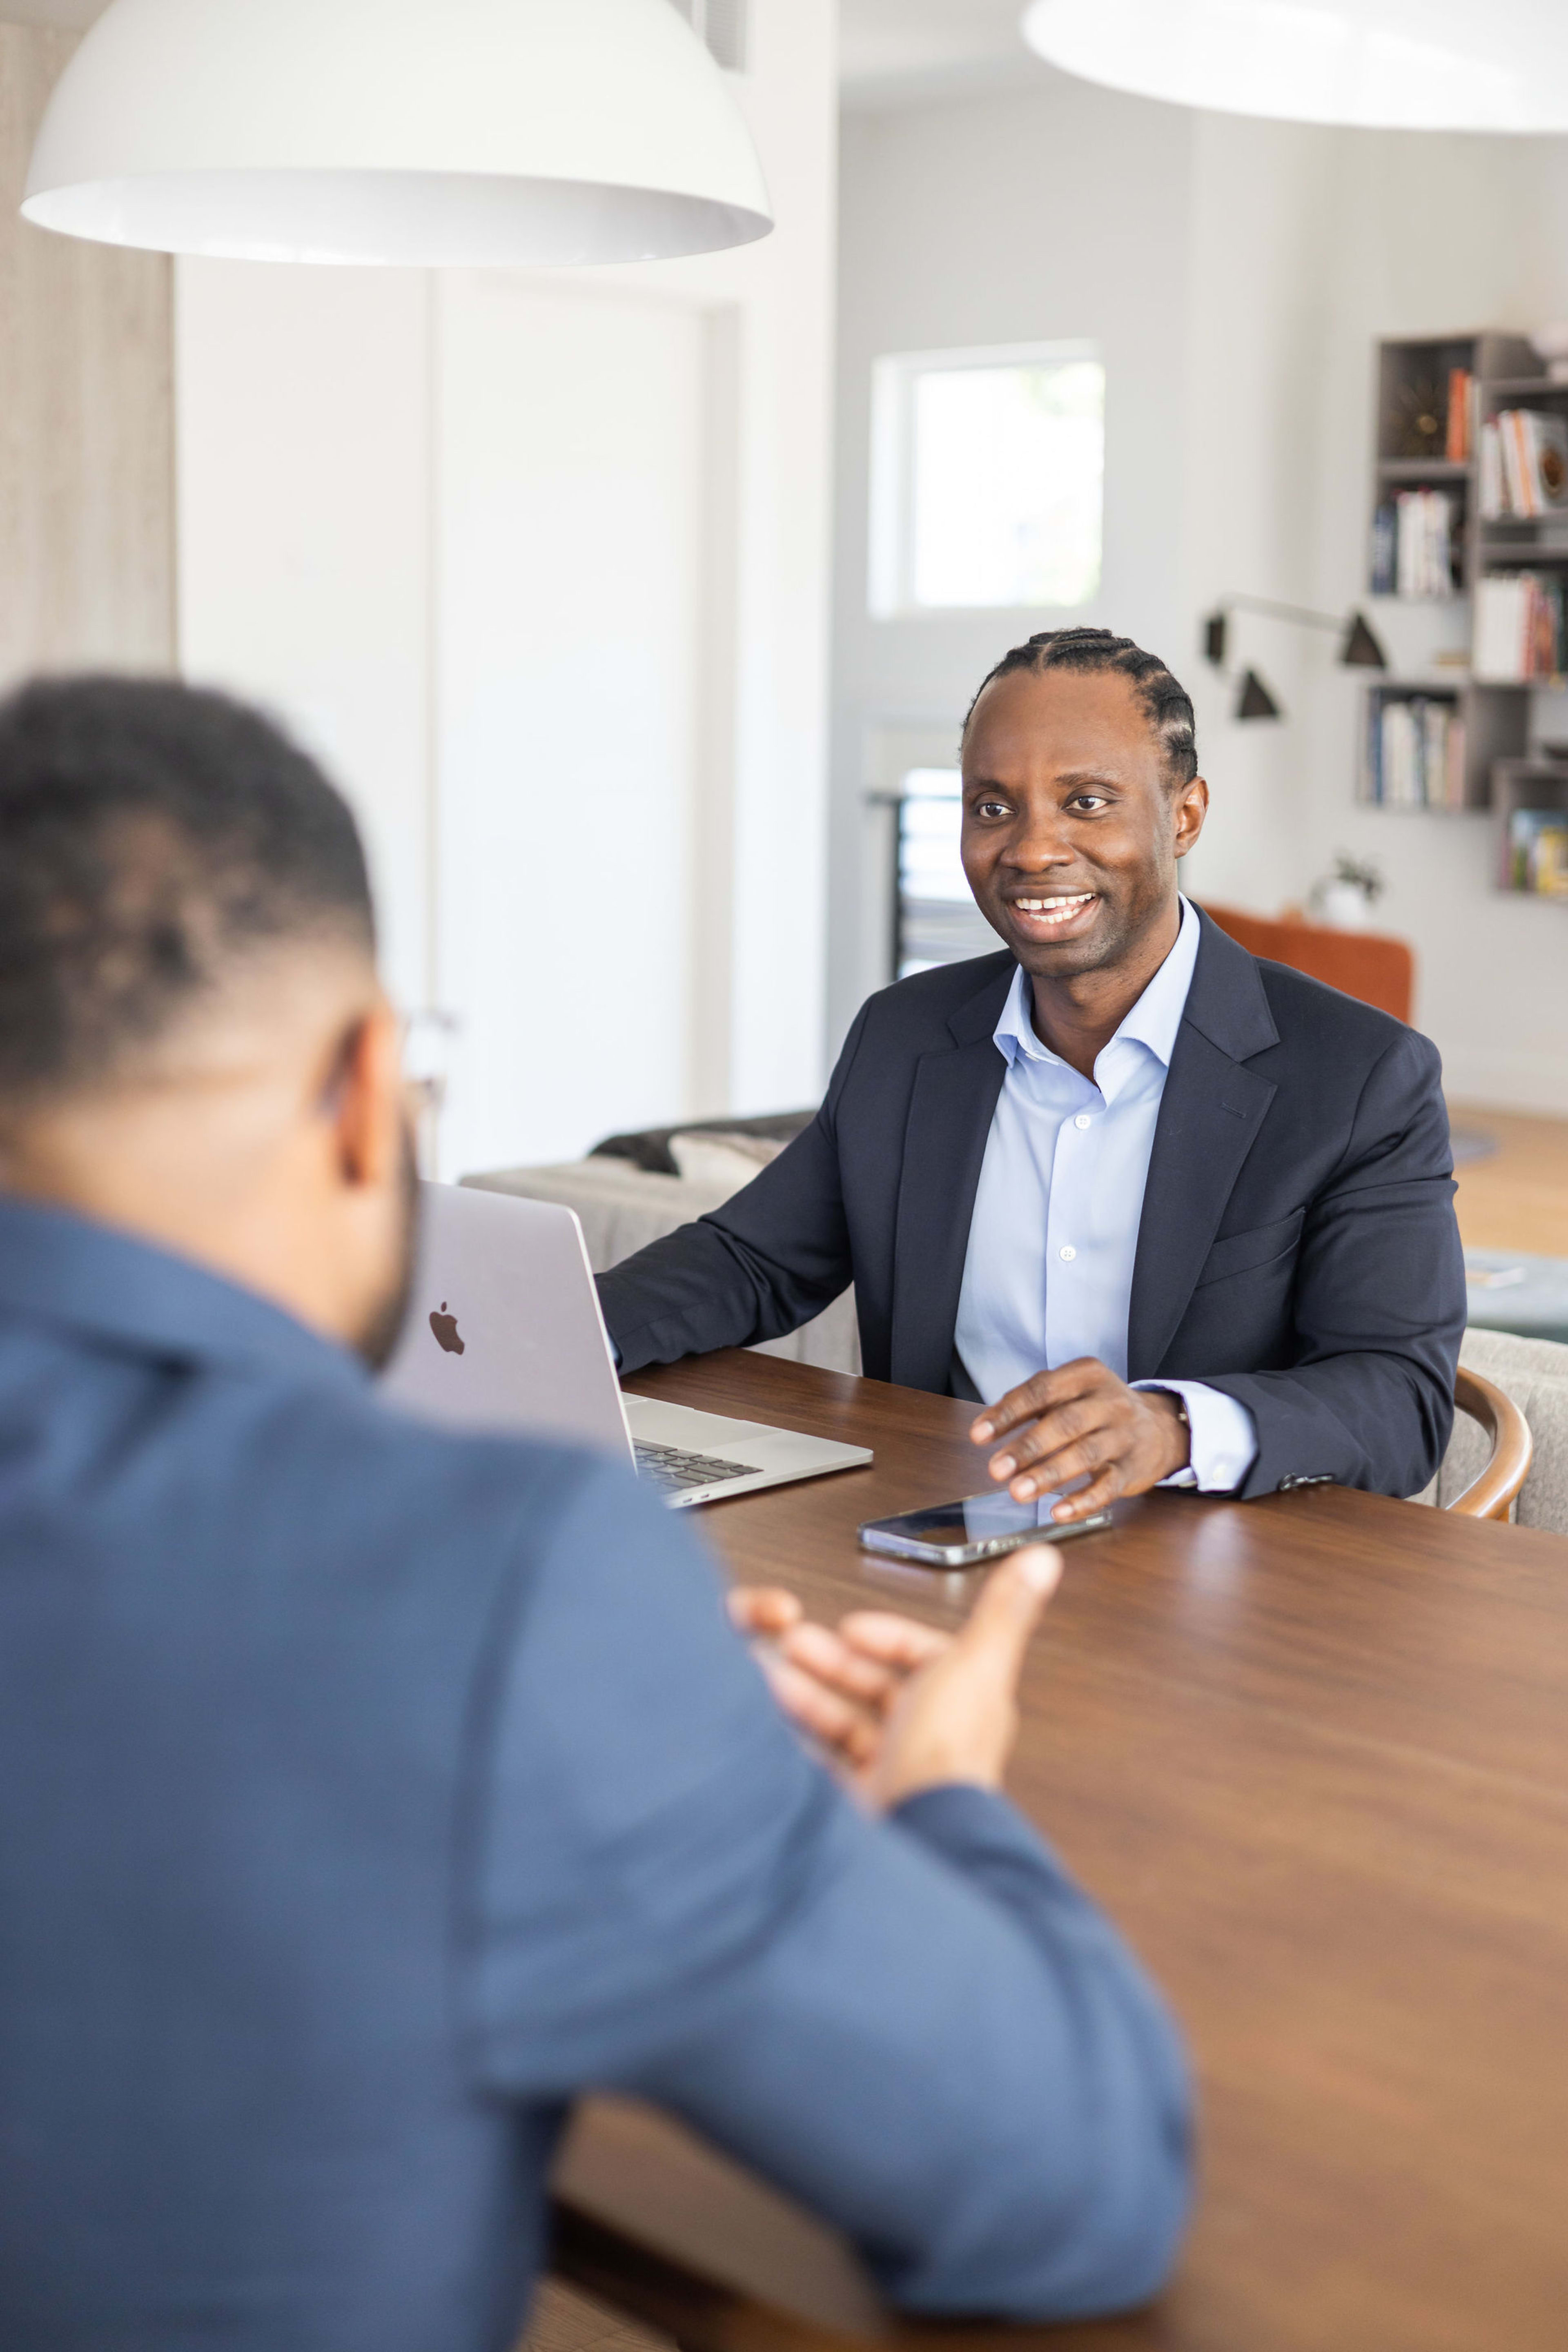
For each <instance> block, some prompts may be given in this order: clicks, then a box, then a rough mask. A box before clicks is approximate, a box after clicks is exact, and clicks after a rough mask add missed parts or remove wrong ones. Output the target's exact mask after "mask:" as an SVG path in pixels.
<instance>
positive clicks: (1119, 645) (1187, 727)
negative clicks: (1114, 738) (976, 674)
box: [959, 629, 1198, 788]
mask: <svg viewBox="0 0 1568 2352" xmlns="http://www.w3.org/2000/svg"><path fill="white" fill-rule="evenodd" d="M1016 669H1026V670H1033V671H1035V672H1036V673H1037V674H1038V673H1041V672H1044V671H1046V670H1049V669H1079V670H1085V669H1087V670H1094V669H1102V670H1115V671H1117V672H1118V673H1119V674H1120V675H1121V677H1125V678H1127V679H1129V680H1130V681H1131V685H1132V687H1133V689H1134V690H1135V692H1136V694H1137V696H1138V699H1139V701H1140V702H1141V703H1142V706H1143V709H1144V711H1145V713H1146V715H1147V717H1148V720H1149V724H1150V726H1151V727H1152V729H1153V730H1154V733H1155V734H1156V735H1157V736H1158V737H1159V740H1160V748H1161V751H1162V752H1163V755H1164V761H1165V771H1166V774H1167V775H1168V777H1169V779H1170V781H1171V782H1172V783H1173V785H1175V786H1176V787H1178V788H1179V787H1180V786H1181V785H1183V784H1190V783H1191V782H1192V780H1193V778H1194V776H1195V775H1196V774H1197V772H1198V739H1197V725H1196V721H1195V719H1194V716H1193V706H1192V700H1191V698H1190V697H1189V695H1188V694H1187V691H1186V689H1185V688H1184V687H1182V686H1179V685H1178V684H1177V682H1176V680H1175V679H1174V678H1173V677H1172V675H1171V673H1170V671H1169V670H1168V669H1167V668H1166V667H1165V665H1164V663H1163V661H1162V660H1161V659H1160V656H1158V654H1146V653H1145V652H1144V651H1143V648H1142V646H1138V645H1134V644H1133V642H1132V639H1131V637H1118V636H1115V635H1112V633H1111V632H1110V630H1109V629H1045V630H1043V631H1042V632H1041V634H1040V635H1038V636H1037V637H1031V638H1030V639H1029V642H1028V644H1027V645H1026V646H1014V647H1013V648H1012V650H1011V652H1009V653H1005V654H1004V655H1003V656H1002V658H1001V660H1000V661H999V662H998V663H997V665H996V667H995V668H994V670H992V671H991V672H990V673H989V674H988V675H987V676H986V677H984V678H983V679H982V680H981V682H980V687H979V690H978V692H977V693H976V695H975V697H974V702H972V703H971V704H970V706H969V709H968V710H967V711H966V713H965V714H964V720H963V735H961V736H960V738H959V740H960V742H961V743H962V742H963V740H964V737H966V736H967V735H968V733H969V722H970V720H971V719H973V716H974V703H975V702H978V701H979V699H980V697H981V695H982V694H984V691H985V689H986V688H987V687H988V686H990V685H992V684H993V683H994V681H995V680H996V679H997V678H999V677H1007V676H1008V675H1009V674H1010V673H1011V672H1012V671H1014V670H1016Z"/></svg>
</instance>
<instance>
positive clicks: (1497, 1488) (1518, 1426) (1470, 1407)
mask: <svg viewBox="0 0 1568 2352" xmlns="http://www.w3.org/2000/svg"><path fill="white" fill-rule="evenodd" d="M1454 1402H1455V1404H1456V1406H1457V1407H1458V1410H1459V1412H1462V1413H1464V1414H1466V1415H1467V1416H1468V1418H1469V1419H1470V1420H1471V1421H1473V1422H1476V1423H1479V1426H1480V1427H1481V1428H1482V1429H1483V1430H1484V1431H1485V1432H1486V1433H1487V1435H1488V1436H1489V1438H1490V1440H1491V1452H1490V1453H1489V1454H1488V1456H1487V1458H1486V1460H1485V1461H1484V1462H1483V1463H1482V1465H1481V1466H1480V1468H1479V1470H1478V1471H1477V1473H1476V1475H1475V1476H1474V1477H1473V1478H1472V1479H1471V1481H1470V1483H1469V1485H1468V1486H1465V1487H1463V1488H1461V1490H1460V1492H1459V1493H1458V1494H1457V1495H1456V1496H1455V1497H1454V1499H1453V1501H1452V1502H1451V1503H1449V1504H1448V1505H1447V1509H1448V1510H1450V1511H1458V1512H1459V1513H1460V1514H1461V1515H1462V1516H1463V1517H1466V1518H1470V1519H1506V1518H1507V1517H1508V1515H1509V1512H1510V1510H1511V1509H1512V1507H1513V1505H1514V1504H1515V1503H1516V1502H1517V1500H1518V1499H1519V1493H1520V1489H1521V1486H1523V1485H1524V1482H1525V1480H1526V1478H1527V1477H1528V1476H1529V1475H1530V1457H1531V1454H1532V1453H1533V1452H1534V1450H1535V1447H1534V1441H1533V1439H1532V1438H1531V1433H1530V1423H1529V1422H1528V1421H1526V1419H1525V1417H1524V1415H1523V1413H1522V1412H1521V1411H1520V1409H1519V1407H1518V1405H1516V1404H1515V1402H1513V1399H1512V1398H1511V1397H1510V1396H1509V1395H1508V1394H1507V1392H1506V1391H1504V1390H1502V1389H1500V1388H1498V1387H1496V1386H1495V1385H1494V1384H1493V1382H1492V1381H1489V1380H1487V1379H1485V1378H1484V1377H1483V1376H1482V1374H1481V1373H1479V1372H1472V1371H1468V1370H1466V1368H1465V1367H1464V1365H1462V1364H1461V1365H1460V1367H1459V1370H1458V1372H1457V1374H1456V1375H1455V1379H1454Z"/></svg>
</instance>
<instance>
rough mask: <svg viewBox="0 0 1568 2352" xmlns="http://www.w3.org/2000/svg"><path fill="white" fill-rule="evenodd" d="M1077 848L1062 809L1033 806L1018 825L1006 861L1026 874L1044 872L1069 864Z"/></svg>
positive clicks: (1006, 851)
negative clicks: (1068, 833)
mask: <svg viewBox="0 0 1568 2352" xmlns="http://www.w3.org/2000/svg"><path fill="white" fill-rule="evenodd" d="M1073 856H1074V850H1073V845H1072V843H1071V842H1070V841H1069V840H1068V838H1067V828H1066V826H1065V825H1064V824H1063V823H1062V819H1061V814H1060V812H1059V810H1057V809H1054V808H1042V809H1031V810H1029V811H1028V812H1027V814H1026V815H1025V817H1024V818H1023V820H1022V822H1021V823H1020V824H1019V826H1018V829H1017V831H1016V833H1015V834H1014V835H1013V836H1012V838H1011V840H1010V841H1009V842H1008V844H1007V846H1006V849H1005V852H1004V857H1005V863H1006V864H1007V865H1009V866H1020V867H1021V868H1022V869H1023V870H1024V871H1025V872H1026V873H1029V874H1039V873H1043V872H1044V871H1045V870H1046V869H1047V867H1049V866H1070V865H1071V863H1072V860H1073Z"/></svg>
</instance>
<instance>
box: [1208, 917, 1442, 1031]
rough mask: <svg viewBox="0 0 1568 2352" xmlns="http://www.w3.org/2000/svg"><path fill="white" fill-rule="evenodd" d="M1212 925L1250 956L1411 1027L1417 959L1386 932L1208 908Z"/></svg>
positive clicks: (1403, 944)
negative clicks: (1302, 974)
mask: <svg viewBox="0 0 1568 2352" xmlns="http://www.w3.org/2000/svg"><path fill="white" fill-rule="evenodd" d="M1204 912H1205V914H1206V915H1207V916H1208V917H1209V919H1210V920H1211V921H1212V922H1215V923H1217V924H1218V925H1219V928H1220V929H1221V930H1222V931H1226V932H1228V933H1229V935H1230V937H1231V938H1232V939H1233V940H1236V941H1237V945H1238V946H1240V947H1244V948H1246V949H1247V952H1248V953H1249V954H1250V955H1255V956H1266V957H1267V958H1268V961H1269V962H1270V963H1287V964H1289V966H1290V968H1291V970H1292V971H1304V972H1306V973H1308V974H1309V975H1310V978H1311V979H1313V980H1321V981H1323V982H1326V983H1327V985H1328V986H1329V987H1330V988H1337V989H1339V990H1340V991H1341V992H1342V994H1344V995H1346V996H1355V997H1359V998H1360V1000H1361V1002H1362V1003H1363V1004H1375V1005H1376V1006H1377V1008H1378V1010H1379V1011H1380V1012H1382V1013H1393V1015H1394V1019H1395V1020H1396V1021H1408V1020H1409V1018H1410V1013H1411V1008H1412V1006H1413V1004H1414V1003H1415V957H1414V955H1413V954H1412V953H1411V951H1410V949H1409V947H1408V945H1407V944H1406V942H1405V940H1396V939H1394V938H1393V937H1392V936H1391V935H1390V934H1389V933H1387V932H1385V931H1336V930H1333V929H1331V928H1330V927H1329V925H1328V924H1326V923H1300V922H1282V921H1277V920H1276V919H1274V918H1273V917H1271V916H1268V915H1248V914H1244V913H1243V912H1242V911H1241V909H1240V908H1236V907H1210V906H1205V908H1204Z"/></svg>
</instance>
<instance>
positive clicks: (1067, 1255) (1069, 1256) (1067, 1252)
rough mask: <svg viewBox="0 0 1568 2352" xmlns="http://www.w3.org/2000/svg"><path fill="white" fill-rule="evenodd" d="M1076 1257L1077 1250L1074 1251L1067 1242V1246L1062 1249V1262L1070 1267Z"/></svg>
mask: <svg viewBox="0 0 1568 2352" xmlns="http://www.w3.org/2000/svg"><path fill="white" fill-rule="evenodd" d="M1077 1255H1078V1252H1077V1250H1075V1249H1074V1247H1073V1245H1072V1244H1071V1242H1068V1244H1067V1245H1066V1246H1065V1248H1064V1249H1063V1251H1062V1257H1063V1259H1064V1261H1065V1262H1066V1264H1067V1265H1071V1264H1072V1262H1073V1260H1074V1258H1075V1257H1076V1256H1077Z"/></svg>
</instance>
